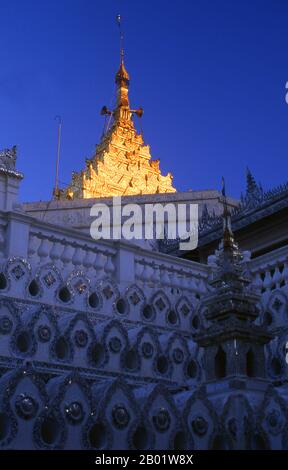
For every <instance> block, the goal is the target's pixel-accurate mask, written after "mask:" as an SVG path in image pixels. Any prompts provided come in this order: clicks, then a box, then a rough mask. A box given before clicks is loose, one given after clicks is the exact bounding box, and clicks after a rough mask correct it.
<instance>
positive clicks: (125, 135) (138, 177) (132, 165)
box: [58, 49, 176, 199]
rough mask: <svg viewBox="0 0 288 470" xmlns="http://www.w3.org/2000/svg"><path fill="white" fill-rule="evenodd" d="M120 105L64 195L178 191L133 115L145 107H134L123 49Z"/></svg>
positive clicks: (105, 111) (119, 74)
mask: <svg viewBox="0 0 288 470" xmlns="http://www.w3.org/2000/svg"><path fill="white" fill-rule="evenodd" d="M115 82H116V87H117V98H116V107H115V109H114V111H109V110H108V109H107V108H106V107H103V109H102V114H105V115H106V117H108V121H109V122H110V123H111V125H110V126H108V129H107V130H106V132H105V133H104V135H103V136H102V139H101V142H100V144H99V145H97V146H96V151H95V154H94V155H93V157H92V158H91V159H87V160H86V168H85V169H84V170H82V171H81V172H73V173H72V181H71V183H70V184H69V186H68V187H67V188H66V189H62V190H60V191H59V192H58V197H59V198H60V199H77V198H82V199H83V198H84V199H88V198H98V197H110V196H128V195H141V194H156V193H174V192H176V189H175V188H174V187H173V185H172V179H173V176H172V175H171V173H168V174H167V175H166V176H163V175H162V174H161V171H160V168H159V163H160V161H159V160H152V158H151V154H150V147H149V145H145V144H144V140H143V137H142V134H140V133H138V132H137V130H136V128H135V125H134V122H133V115H135V114H136V115H137V116H138V117H141V116H142V114H143V110H142V108H139V109H137V110H132V109H131V108H130V104H129V97H128V90H129V74H128V72H127V70H126V68H125V65H124V52H123V49H122V50H121V55H120V67H119V70H118V72H117V74H116V77H115Z"/></svg>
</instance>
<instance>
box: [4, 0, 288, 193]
mask: <svg viewBox="0 0 288 470" xmlns="http://www.w3.org/2000/svg"><path fill="white" fill-rule="evenodd" d="M118 12H121V14H122V16H123V21H124V27H125V31H126V65H127V69H128V71H129V73H130V76H131V87H130V88H131V91H130V98H131V104H132V105H133V106H135V107H136V106H143V108H144V111H145V114H144V116H143V119H142V127H143V130H144V138H145V141H146V143H149V144H150V146H151V151H152V156H153V158H160V159H161V168H162V170H163V172H164V173H166V172H167V171H171V172H172V173H173V174H174V184H175V186H176V187H177V189H178V190H179V191H181V190H187V189H189V188H191V189H208V188H215V187H219V186H220V181H221V176H222V174H224V175H225V177H226V179H227V190H228V192H229V193H230V194H232V195H233V196H236V197H237V196H239V194H240V191H241V190H243V188H244V186H245V167H246V165H249V166H250V168H251V170H252V172H253V173H254V174H255V176H256V178H257V179H258V180H261V182H262V183H263V185H264V187H265V188H270V187H273V186H275V185H277V184H279V183H282V182H284V181H285V180H286V179H287V169H288V164H287V161H288V151H287V149H288V105H286V103H285V83H286V81H287V80H288V57H287V54H288V26H287V25H288V2H287V0H241V1H240V0H239V1H237V0H233V1H231V0H226V1H224V0H195V1H194V0H177V1H173V2H172V1H169V0H166V1H164V0H101V1H100V0H49V1H48V0H41V1H39V0H38V1H36V0H25V1H24V0H0V19H1V28H0V64H1V66H0V148H3V147H7V146H12V145H13V144H17V145H18V146H19V160H18V167H19V169H21V170H22V171H24V173H25V180H24V181H23V183H22V189H21V198H22V199H23V200H38V199H42V200H43V199H49V198H50V195H51V191H52V188H53V185H54V175H55V157H56V138H57V127H56V126H57V125H56V122H55V120H54V117H55V116H56V115H57V114H61V116H62V117H63V120H64V124H63V139H62V156H61V158H62V160H61V168H60V180H61V181H62V182H64V183H68V182H69V181H70V177H71V172H72V170H80V169H81V168H83V167H84V165H85V157H88V156H89V157H90V156H91V155H92V152H93V149H94V145H95V144H96V143H98V142H99V138H100V135H101V133H102V128H103V118H102V117H101V116H100V113H99V110H100V108H101V107H102V106H103V105H104V104H107V105H110V104H111V100H113V96H114V91H115V86H114V75H115V72H116V70H117V67H118V62H119V41H118V30H117V25H116V22H115V16H116V14H117V13H118Z"/></svg>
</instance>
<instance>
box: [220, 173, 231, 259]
mask: <svg viewBox="0 0 288 470" xmlns="http://www.w3.org/2000/svg"><path fill="white" fill-rule="evenodd" d="M221 192H222V196H223V198H222V204H223V248H224V250H225V249H228V248H231V247H232V246H233V244H234V235H233V232H232V225H231V214H230V211H229V209H228V204H227V197H226V184H225V179H224V177H223V176H222V191H221Z"/></svg>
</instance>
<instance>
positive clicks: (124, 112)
mask: <svg viewBox="0 0 288 470" xmlns="http://www.w3.org/2000/svg"><path fill="white" fill-rule="evenodd" d="M117 22H118V25H119V31H120V66H119V69H118V72H117V73H116V76H115V83H116V85H117V102H116V103H117V105H116V109H115V111H114V117H115V120H117V118H118V119H119V118H122V119H126V120H130V119H131V110H130V104H129V98H128V90H129V80H130V77H129V74H128V72H127V70H126V68H125V65H124V33H123V30H122V23H121V16H120V15H118V16H117ZM123 108H124V109H123Z"/></svg>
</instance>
